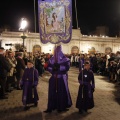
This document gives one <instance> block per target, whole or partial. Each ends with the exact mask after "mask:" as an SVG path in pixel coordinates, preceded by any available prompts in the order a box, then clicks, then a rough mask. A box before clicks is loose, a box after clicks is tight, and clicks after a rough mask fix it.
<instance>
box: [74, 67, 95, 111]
mask: <svg viewBox="0 0 120 120" xmlns="http://www.w3.org/2000/svg"><path fill="white" fill-rule="evenodd" d="M82 79H83V80H82ZM78 80H79V83H80V86H79V91H78V97H77V101H76V108H78V109H80V110H87V109H91V108H93V107H94V99H93V92H94V88H95V82H94V75H93V72H92V71H91V70H86V69H84V70H83V71H81V72H80V74H79V76H78Z"/></svg>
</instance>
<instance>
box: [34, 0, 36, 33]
mask: <svg viewBox="0 0 120 120" xmlns="http://www.w3.org/2000/svg"><path fill="white" fill-rule="evenodd" d="M34 24H35V33H36V10H35V0H34Z"/></svg>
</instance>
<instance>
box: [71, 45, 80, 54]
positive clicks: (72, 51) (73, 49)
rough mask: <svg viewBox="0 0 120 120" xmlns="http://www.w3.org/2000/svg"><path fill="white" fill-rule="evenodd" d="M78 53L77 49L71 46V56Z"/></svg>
mask: <svg viewBox="0 0 120 120" xmlns="http://www.w3.org/2000/svg"><path fill="white" fill-rule="evenodd" d="M78 53H79V48H78V47H77V46H73V47H72V49H71V54H78Z"/></svg>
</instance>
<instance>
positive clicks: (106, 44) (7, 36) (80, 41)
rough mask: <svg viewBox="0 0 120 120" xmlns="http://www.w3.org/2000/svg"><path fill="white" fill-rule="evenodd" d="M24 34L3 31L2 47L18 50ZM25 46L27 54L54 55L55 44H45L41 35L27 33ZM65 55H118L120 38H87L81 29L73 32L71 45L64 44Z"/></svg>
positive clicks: (0, 39) (0, 40)
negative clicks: (42, 53) (110, 53)
mask: <svg viewBox="0 0 120 120" xmlns="http://www.w3.org/2000/svg"><path fill="white" fill-rule="evenodd" d="M21 36H22V32H9V31H3V32H2V33H1V35H0V45H1V46H2V47H4V48H5V49H10V48H11V49H13V50H16V48H17V47H16V46H17V45H22V44H23V39H22V38H21ZM25 36H26V38H25V40H24V45H25V46H26V49H27V52H37V51H39V52H44V53H53V50H54V46H55V45H54V44H51V43H47V44H43V43H41V41H40V35H39V33H29V32H26V33H25ZM61 45H62V49H63V52H64V53H65V54H71V53H105V52H106V53H108V52H113V53H116V52H117V51H120V38H118V37H108V36H100V37H99V36H87V35H82V34H81V32H80V29H73V30H72V39H71V41H70V42H69V43H67V44H63V43H61Z"/></svg>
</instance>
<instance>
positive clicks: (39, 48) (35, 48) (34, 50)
mask: <svg viewBox="0 0 120 120" xmlns="http://www.w3.org/2000/svg"><path fill="white" fill-rule="evenodd" d="M38 52H39V53H41V47H40V45H34V47H33V54H35V53H38Z"/></svg>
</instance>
